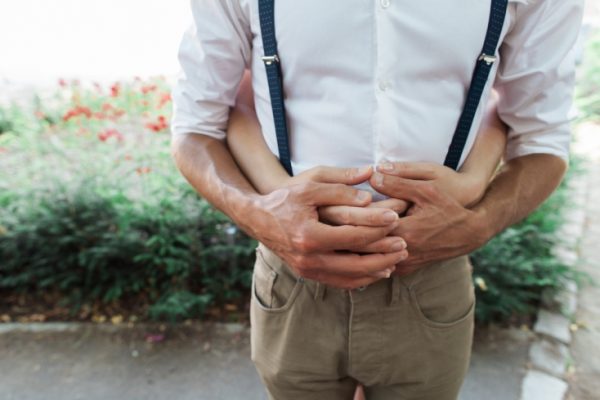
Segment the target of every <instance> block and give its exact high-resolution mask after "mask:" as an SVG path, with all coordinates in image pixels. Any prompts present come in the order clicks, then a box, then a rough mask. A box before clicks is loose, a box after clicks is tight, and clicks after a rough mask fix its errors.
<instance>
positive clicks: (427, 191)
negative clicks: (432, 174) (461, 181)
mask: <svg viewBox="0 0 600 400" xmlns="http://www.w3.org/2000/svg"><path fill="white" fill-rule="evenodd" d="M421 192H422V193H423V194H424V195H426V196H435V194H436V193H437V189H436V187H435V186H434V185H433V184H431V183H424V184H423V186H422V187H421Z"/></svg>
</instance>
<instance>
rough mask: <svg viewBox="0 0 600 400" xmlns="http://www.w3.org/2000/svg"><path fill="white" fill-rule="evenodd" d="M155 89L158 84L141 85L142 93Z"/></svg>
mask: <svg viewBox="0 0 600 400" xmlns="http://www.w3.org/2000/svg"><path fill="white" fill-rule="evenodd" d="M156 89H158V86H156V85H145V86H142V93H143V94H148V93H150V92H154V91H155V90H156Z"/></svg>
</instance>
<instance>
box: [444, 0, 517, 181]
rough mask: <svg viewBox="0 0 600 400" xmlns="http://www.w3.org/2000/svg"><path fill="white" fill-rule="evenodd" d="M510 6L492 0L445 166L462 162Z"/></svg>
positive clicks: (455, 167)
mask: <svg viewBox="0 0 600 400" xmlns="http://www.w3.org/2000/svg"><path fill="white" fill-rule="evenodd" d="M507 7H508V0H492V9H491V12H490V22H489V24H488V30H487V34H486V35H485V42H484V44H483V50H482V51H481V55H480V56H479V59H478V60H477V65H476V66H475V72H474V73H473V81H472V82H471V87H470V88H469V92H468V93H467V99H466V101H465V106H464V108H463V112H462V114H461V116H460V119H459V120H458V125H457V126H456V131H455V132H454V137H453V138H452V143H451V144H450V148H449V149H448V154H447V155H446V161H444V165H445V166H446V167H449V168H452V169H457V168H458V163H459V162H460V159H461V157H462V153H463V151H464V149H465V144H466V143H467V138H468V137H469V132H471V127H472V126H473V119H474V118H475V113H476V112H477V108H478V107H479V103H480V102H481V96H482V95H483V91H484V89H485V85H486V83H487V81H488V79H489V77H490V72H491V71H492V66H493V65H494V62H495V61H496V51H497V50H498V46H499V44H500V35H501V34H502V27H503V26H504V20H505V18H506V9H507Z"/></svg>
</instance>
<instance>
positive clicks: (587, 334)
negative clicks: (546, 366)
mask: <svg viewBox="0 0 600 400" xmlns="http://www.w3.org/2000/svg"><path fill="white" fill-rule="evenodd" d="M576 150H577V151H578V152H579V153H582V154H583V155H585V156H586V158H587V159H588V160H589V165H588V168H589V169H588V174H587V176H588V179H589V182H588V185H589V189H588V193H589V195H588V198H587V206H586V209H587V210H586V213H587V218H588V219H587V226H586V230H585V233H584V236H583V241H582V243H581V247H580V252H581V261H580V263H579V268H578V269H580V270H581V271H584V272H586V273H588V274H589V275H590V277H591V278H592V279H593V280H594V281H595V284H594V285H587V286H584V287H583V288H581V289H580V291H579V310H578V312H577V314H576V322H577V323H578V324H579V325H580V326H581V329H579V330H578V331H577V332H576V333H575V334H574V337H573V343H572V344H571V355H572V357H573V367H572V369H573V371H574V372H573V374H572V376H571V379H570V385H571V391H570V393H569V395H568V396H567V399H568V400H597V399H600V268H599V261H598V260H600V247H599V246H598V243H599V242H600V202H599V201H598V199H599V198H600V127H598V126H594V125H588V126H584V127H583V128H582V129H580V130H579V135H578V141H577V145H576Z"/></svg>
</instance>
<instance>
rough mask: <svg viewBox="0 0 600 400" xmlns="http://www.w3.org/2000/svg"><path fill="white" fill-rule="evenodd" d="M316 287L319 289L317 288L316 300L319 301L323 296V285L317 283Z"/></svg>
mask: <svg viewBox="0 0 600 400" xmlns="http://www.w3.org/2000/svg"><path fill="white" fill-rule="evenodd" d="M316 285H317V287H316V288H315V300H319V298H320V297H321V296H322V295H321V291H322V290H323V285H321V282H317V283H316Z"/></svg>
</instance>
